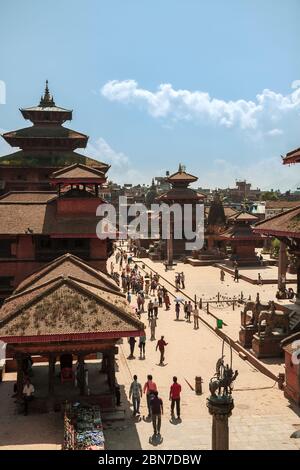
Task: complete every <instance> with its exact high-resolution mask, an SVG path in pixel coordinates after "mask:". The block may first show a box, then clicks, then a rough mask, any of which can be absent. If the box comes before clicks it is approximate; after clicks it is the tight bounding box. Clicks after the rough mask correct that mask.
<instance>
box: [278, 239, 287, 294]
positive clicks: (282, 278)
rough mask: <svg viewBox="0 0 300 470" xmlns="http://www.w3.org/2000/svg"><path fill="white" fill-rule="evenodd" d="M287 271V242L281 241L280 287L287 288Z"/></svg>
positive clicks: (279, 260) (279, 262)
mask: <svg viewBox="0 0 300 470" xmlns="http://www.w3.org/2000/svg"><path fill="white" fill-rule="evenodd" d="M286 271H287V254H286V244H285V243H284V242H282V241H281V242H280V248H279V259H278V289H285V279H286Z"/></svg>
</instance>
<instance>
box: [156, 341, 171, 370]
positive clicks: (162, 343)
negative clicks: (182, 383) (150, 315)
mask: <svg viewBox="0 0 300 470" xmlns="http://www.w3.org/2000/svg"><path fill="white" fill-rule="evenodd" d="M167 345H168V343H166V342H165V340H164V336H162V337H161V338H160V339H159V340H158V341H157V345H156V349H155V351H157V349H159V352H160V361H159V365H160V366H163V365H164V360H165V346H167Z"/></svg>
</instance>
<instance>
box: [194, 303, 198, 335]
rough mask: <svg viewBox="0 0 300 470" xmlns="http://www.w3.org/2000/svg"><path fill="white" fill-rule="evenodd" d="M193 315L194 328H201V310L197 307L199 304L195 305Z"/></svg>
mask: <svg viewBox="0 0 300 470" xmlns="http://www.w3.org/2000/svg"><path fill="white" fill-rule="evenodd" d="M193 316H194V330H198V329H199V310H198V308H197V305H195V308H194V311H193Z"/></svg>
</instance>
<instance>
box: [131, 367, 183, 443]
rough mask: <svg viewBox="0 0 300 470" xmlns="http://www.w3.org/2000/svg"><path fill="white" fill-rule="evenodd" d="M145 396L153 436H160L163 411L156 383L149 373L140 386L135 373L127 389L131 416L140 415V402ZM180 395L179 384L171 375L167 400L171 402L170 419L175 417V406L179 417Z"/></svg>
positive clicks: (178, 417)
mask: <svg viewBox="0 0 300 470" xmlns="http://www.w3.org/2000/svg"><path fill="white" fill-rule="evenodd" d="M143 395H145V397H146V402H147V408H148V416H147V419H151V420H152V424H153V433H154V436H155V437H156V436H158V437H160V430H161V417H162V415H163V413H164V406H163V400H162V399H161V398H160V396H159V393H158V389H157V385H156V383H155V382H154V381H153V377H152V375H151V374H149V375H148V376H147V380H146V382H145V384H144V387H143V388H142V385H141V384H140V382H139V381H138V377H137V375H134V376H133V382H132V383H131V385H130V389H129V399H131V400H132V406H133V417H135V416H139V415H140V403H141V400H142V398H143ZM180 395H181V385H180V384H179V383H178V381H177V377H175V376H174V377H173V383H172V384H171V386H170V391H169V400H170V402H171V407H170V414H171V419H173V420H174V419H175V407H176V415H177V420H178V421H179V420H181V418H180Z"/></svg>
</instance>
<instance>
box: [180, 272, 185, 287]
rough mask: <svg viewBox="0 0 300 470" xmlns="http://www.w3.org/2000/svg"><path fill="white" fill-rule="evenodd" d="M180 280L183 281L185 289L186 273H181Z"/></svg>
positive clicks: (182, 284)
mask: <svg viewBox="0 0 300 470" xmlns="http://www.w3.org/2000/svg"><path fill="white" fill-rule="evenodd" d="M180 281H181V288H182V289H185V275H184V272H182V273H181V276H180Z"/></svg>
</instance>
